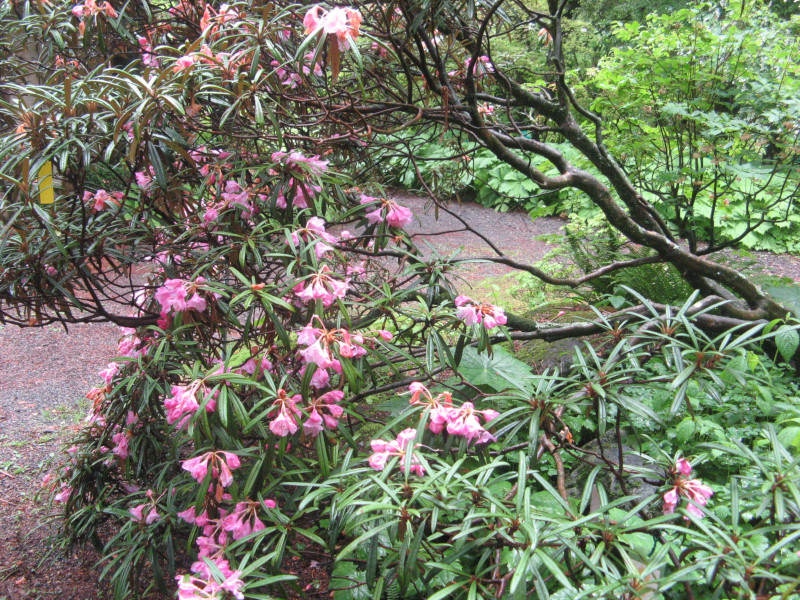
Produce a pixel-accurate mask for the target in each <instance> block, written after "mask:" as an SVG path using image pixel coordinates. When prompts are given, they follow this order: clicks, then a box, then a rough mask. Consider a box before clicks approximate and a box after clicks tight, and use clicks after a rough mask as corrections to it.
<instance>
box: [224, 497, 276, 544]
mask: <svg viewBox="0 0 800 600" xmlns="http://www.w3.org/2000/svg"><path fill="white" fill-rule="evenodd" d="M260 506H261V503H259V502H253V501H248V502H238V503H237V504H236V506H235V507H234V509H233V512H231V513H230V514H229V515H227V516H226V517H225V518H224V519H222V520H221V525H222V528H223V529H224V530H225V531H227V532H229V533H230V534H231V535H232V536H233V539H234V540H240V539H242V538H243V537H247V536H248V535H250V534H252V533H255V532H257V531H263V530H264V529H265V528H266V526H265V525H264V522H263V521H262V520H261V519H259V518H258V509H259V507H260Z"/></svg>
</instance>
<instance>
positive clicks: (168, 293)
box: [155, 277, 206, 314]
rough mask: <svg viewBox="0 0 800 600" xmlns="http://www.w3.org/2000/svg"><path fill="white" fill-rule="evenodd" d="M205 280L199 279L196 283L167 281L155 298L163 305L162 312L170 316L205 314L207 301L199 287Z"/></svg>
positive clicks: (176, 280)
mask: <svg viewBox="0 0 800 600" xmlns="http://www.w3.org/2000/svg"><path fill="white" fill-rule="evenodd" d="M205 281H206V280H205V279H203V278H202V277H198V278H197V279H195V280H194V282H191V281H186V280H183V279H167V280H166V281H165V282H164V284H163V285H162V286H161V287H160V288H158V289H157V290H156V293H155V298H156V301H158V303H159V304H161V308H162V312H163V313H165V314H170V313H173V312H183V311H187V310H196V311H197V312H203V311H204V310H205V309H206V300H205V298H204V297H203V295H202V294H201V292H200V289H199V287H198V286H200V285H202V284H204V283H205Z"/></svg>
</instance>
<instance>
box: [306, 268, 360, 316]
mask: <svg viewBox="0 0 800 600" xmlns="http://www.w3.org/2000/svg"><path fill="white" fill-rule="evenodd" d="M331 273H332V271H331V269H330V267H328V265H322V268H321V269H320V270H319V271H318V272H317V273H314V274H313V275H311V277H309V278H308V279H305V280H303V281H300V282H298V283H297V285H295V286H294V287H293V288H292V291H293V292H294V293H295V295H296V296H297V297H298V298H300V299H301V300H303V301H304V302H311V301H313V300H322V305H323V306H324V307H325V308H328V307H329V306H330V305H331V304H333V303H334V302H336V300H337V299H338V298H344V296H345V294H347V288H348V287H349V283H348V281H347V280H345V281H339V280H338V279H334V278H333V277H332V276H331Z"/></svg>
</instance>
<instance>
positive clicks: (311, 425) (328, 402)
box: [303, 390, 344, 437]
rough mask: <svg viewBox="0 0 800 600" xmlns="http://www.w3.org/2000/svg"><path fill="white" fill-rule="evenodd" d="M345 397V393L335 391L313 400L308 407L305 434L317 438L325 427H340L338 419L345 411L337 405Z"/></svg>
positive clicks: (304, 425) (304, 426) (304, 427)
mask: <svg viewBox="0 0 800 600" xmlns="http://www.w3.org/2000/svg"><path fill="white" fill-rule="evenodd" d="M343 397H344V392H342V391H341V390H333V391H330V392H328V393H327V394H323V395H322V396H320V397H319V398H317V399H315V400H312V401H311V403H310V404H309V407H308V410H309V415H308V420H307V421H306V422H305V423H303V432H304V433H305V434H306V435H310V436H311V437H317V435H319V433H320V432H321V431H322V430H323V429H324V428H325V427H327V428H328V429H336V427H338V425H339V420H338V419H339V417H341V416H342V414H343V413H344V409H343V408H342V407H341V406H339V405H338V404H337V403H338V402H341V400H342V398H343Z"/></svg>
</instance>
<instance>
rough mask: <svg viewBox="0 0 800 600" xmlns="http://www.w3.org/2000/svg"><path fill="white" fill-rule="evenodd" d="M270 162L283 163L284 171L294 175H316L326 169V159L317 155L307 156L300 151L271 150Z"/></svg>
mask: <svg viewBox="0 0 800 600" xmlns="http://www.w3.org/2000/svg"><path fill="white" fill-rule="evenodd" d="M271 158H272V162H274V163H277V164H280V165H284V167H285V169H286V171H287V172H288V173H290V174H291V175H293V176H296V177H300V178H302V177H304V176H306V175H312V176H314V177H318V176H320V175H322V174H323V173H324V172H325V171H327V170H328V161H327V160H320V159H319V156H312V157H310V158H309V157H307V156H305V155H304V154H303V153H302V152H299V151H297V150H292V151H291V152H273V153H272V156H271Z"/></svg>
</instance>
